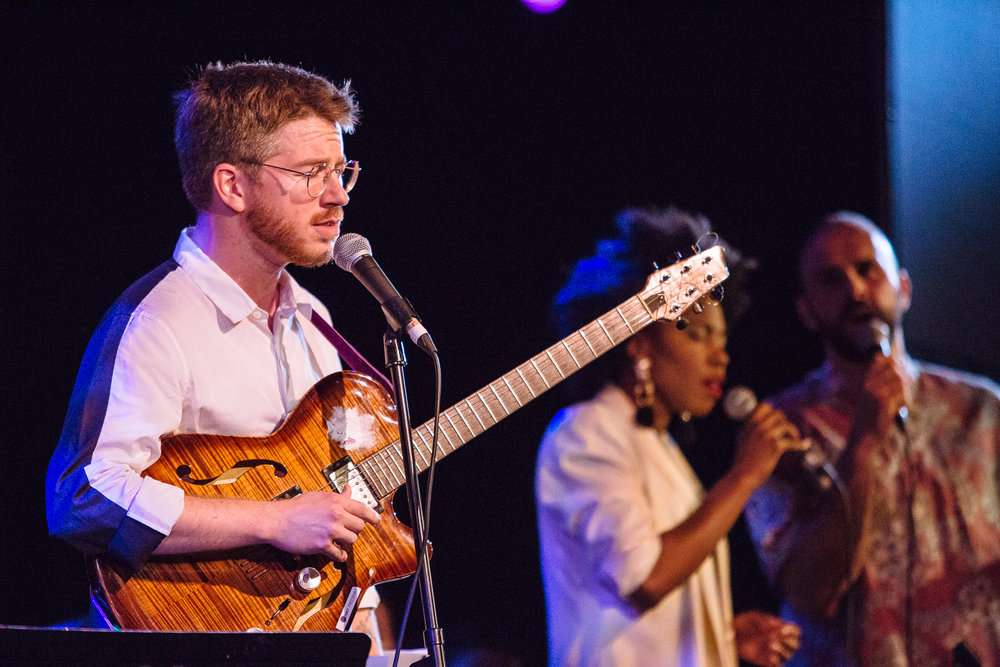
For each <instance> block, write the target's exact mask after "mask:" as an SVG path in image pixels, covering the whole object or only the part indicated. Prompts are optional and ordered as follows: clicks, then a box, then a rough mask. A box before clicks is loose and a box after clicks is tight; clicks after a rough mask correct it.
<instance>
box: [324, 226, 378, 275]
mask: <svg viewBox="0 0 1000 667" xmlns="http://www.w3.org/2000/svg"><path fill="white" fill-rule="evenodd" d="M370 254H372V245H371V244H370V243H369V242H368V239H366V238H365V237H364V236H362V235H361V234H341V235H340V236H338V237H337V240H336V241H335V242H334V244H333V261H334V262H336V264H337V266H339V267H340V268H342V269H343V270H344V271H350V270H351V267H353V266H354V262H356V261H358V260H359V259H360V258H362V257H364V256H365V255H370Z"/></svg>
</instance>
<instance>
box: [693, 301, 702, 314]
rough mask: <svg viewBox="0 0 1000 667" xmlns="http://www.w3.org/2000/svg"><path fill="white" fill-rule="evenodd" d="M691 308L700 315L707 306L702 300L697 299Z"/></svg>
mask: <svg viewBox="0 0 1000 667" xmlns="http://www.w3.org/2000/svg"><path fill="white" fill-rule="evenodd" d="M691 310H692V311H693V312H694V314H695V315H700V314H701V313H702V312H704V310H705V306H703V305H702V303H701V301H695V302H694V303H692V304H691Z"/></svg>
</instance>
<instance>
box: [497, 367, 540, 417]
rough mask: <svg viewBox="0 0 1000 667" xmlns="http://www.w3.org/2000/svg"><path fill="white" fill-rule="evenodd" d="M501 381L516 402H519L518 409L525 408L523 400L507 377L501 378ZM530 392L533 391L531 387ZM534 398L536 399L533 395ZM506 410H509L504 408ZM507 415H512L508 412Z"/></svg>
mask: <svg viewBox="0 0 1000 667" xmlns="http://www.w3.org/2000/svg"><path fill="white" fill-rule="evenodd" d="M518 373H519V374H520V371H519V372H518ZM500 379H501V380H503V383H504V384H505V385H507V391H509V392H510V395H511V396H513V397H514V400H515V401H517V407H519V408H523V407H524V404H523V403H521V399H520V398H518V397H517V392H516V391H514V388H513V387H511V386H510V383H509V382H507V376H504V377H502V378H500ZM528 391H531V387H528ZM532 397H534V394H532ZM501 405H502V404H501ZM506 409H507V408H504V410H506ZM507 414H508V415H509V414H510V412H508V413H507Z"/></svg>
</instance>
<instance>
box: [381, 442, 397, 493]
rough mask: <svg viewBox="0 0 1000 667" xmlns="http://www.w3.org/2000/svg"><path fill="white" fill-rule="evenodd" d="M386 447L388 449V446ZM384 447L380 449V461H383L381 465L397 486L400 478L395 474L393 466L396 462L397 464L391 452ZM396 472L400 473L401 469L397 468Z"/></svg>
mask: <svg viewBox="0 0 1000 667" xmlns="http://www.w3.org/2000/svg"><path fill="white" fill-rule="evenodd" d="M386 449H388V448H386ZM386 449H383V450H381V453H382V463H383V466H384V468H385V470H386V472H387V473H388V474H389V475H392V481H393V482H394V484H395V485H396V486H398V485H399V483H400V479H399V475H397V474H396V473H397V470H396V469H395V468H394V466H396V465H398V464H397V461H396V460H395V458H394V457H393V456H392V452H388V451H386ZM398 472H400V473H401V472H402V470H401V469H400V470H398Z"/></svg>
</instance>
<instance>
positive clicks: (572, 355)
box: [562, 338, 583, 368]
mask: <svg viewBox="0 0 1000 667" xmlns="http://www.w3.org/2000/svg"><path fill="white" fill-rule="evenodd" d="M562 346H563V347H564V348H566V351H567V352H569V358H570V359H572V360H573V363H574V364H576V367H577V368H583V367H582V366H580V362H579V361H577V360H576V355H575V354H573V350H571V349H570V347H569V345H567V344H566V339H565V338H564V339H563V340H562Z"/></svg>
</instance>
